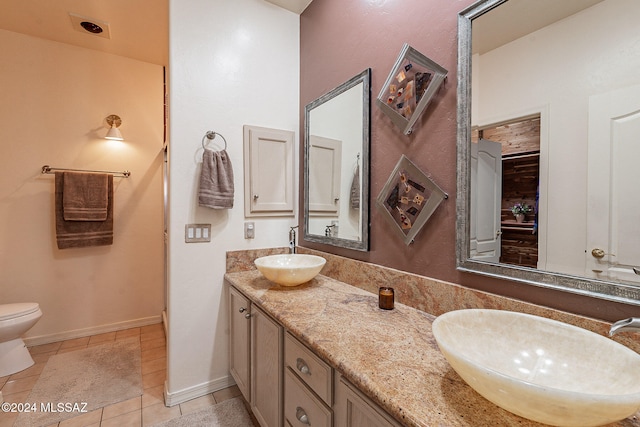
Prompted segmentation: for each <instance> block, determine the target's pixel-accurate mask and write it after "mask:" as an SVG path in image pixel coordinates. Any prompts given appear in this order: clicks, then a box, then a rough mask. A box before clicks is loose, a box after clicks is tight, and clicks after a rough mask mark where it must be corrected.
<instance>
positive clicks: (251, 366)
mask: <svg viewBox="0 0 640 427" xmlns="http://www.w3.org/2000/svg"><path fill="white" fill-rule="evenodd" d="M229 308H230V313H229V333H230V342H229V365H230V372H231V375H232V376H233V378H234V379H235V381H236V383H237V384H238V388H239V389H240V391H241V392H242V395H243V396H244V398H245V399H246V400H247V401H248V402H249V404H250V406H251V410H252V412H253V414H254V415H255V417H256V419H257V420H258V422H259V423H260V425H261V426H262V427H278V426H285V427H306V426H309V425H311V426H313V427H400V424H398V423H397V422H395V421H394V420H393V418H392V417H391V416H390V415H388V414H387V413H386V412H385V411H384V410H383V409H382V408H380V407H379V406H378V405H377V404H375V403H374V402H373V401H372V400H371V399H369V398H368V397H367V396H365V395H364V394H363V393H362V392H361V391H359V390H358V389H357V388H356V387H355V386H353V385H352V384H351V383H349V381H347V380H346V379H345V378H344V377H343V376H342V375H341V374H340V372H337V371H335V370H334V369H333V368H332V367H331V366H330V365H329V364H328V363H327V362H325V361H324V360H322V359H321V358H320V357H318V356H317V355H316V354H315V353H314V352H313V351H311V350H310V349H309V348H308V347H306V346H305V345H304V344H302V343H301V342H300V341H298V339H296V338H295V337H294V336H293V335H292V334H291V333H290V332H288V331H285V330H284V328H283V327H282V325H280V324H279V323H278V322H276V321H275V320H274V319H272V318H271V317H270V316H269V315H268V314H267V313H265V312H264V311H263V310H262V309H261V308H259V307H258V306H257V305H256V304H253V303H252V302H251V300H250V299H249V298H247V297H246V296H245V295H244V294H243V293H242V292H240V291H239V290H237V289H236V288H235V287H234V286H229Z"/></svg>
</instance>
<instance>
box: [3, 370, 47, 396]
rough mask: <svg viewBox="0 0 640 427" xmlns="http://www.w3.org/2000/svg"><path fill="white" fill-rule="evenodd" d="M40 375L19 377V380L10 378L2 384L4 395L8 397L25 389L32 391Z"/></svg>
mask: <svg viewBox="0 0 640 427" xmlns="http://www.w3.org/2000/svg"><path fill="white" fill-rule="evenodd" d="M38 378H39V375H38V376H33V377H26V378H18V379H17V380H12V379H10V380H9V381H7V382H6V383H5V385H4V386H2V396H3V397H4V398H5V399H7V396H9V395H11V394H14V393H20V392H23V391H30V390H31V389H32V388H33V385H34V384H35V383H36V381H38Z"/></svg>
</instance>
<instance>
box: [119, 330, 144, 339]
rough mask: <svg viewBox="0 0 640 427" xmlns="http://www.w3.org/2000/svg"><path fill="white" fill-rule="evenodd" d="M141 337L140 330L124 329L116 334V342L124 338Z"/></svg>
mask: <svg viewBox="0 0 640 427" xmlns="http://www.w3.org/2000/svg"><path fill="white" fill-rule="evenodd" d="M139 336H140V328H130V329H123V330H121V331H117V332H116V340H120V339H123V338H131V337H139Z"/></svg>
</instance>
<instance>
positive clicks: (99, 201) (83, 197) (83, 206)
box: [62, 172, 109, 221]
mask: <svg viewBox="0 0 640 427" xmlns="http://www.w3.org/2000/svg"><path fill="white" fill-rule="evenodd" d="M63 173H64V188H63V192H62V208H63V212H64V219H65V221H104V220H106V219H107V205H108V200H107V199H108V195H107V193H108V190H109V189H108V183H107V179H108V176H109V175H107V174H104V173H79V172H63Z"/></svg>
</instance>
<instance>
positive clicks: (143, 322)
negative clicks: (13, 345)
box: [23, 315, 162, 347]
mask: <svg viewBox="0 0 640 427" xmlns="http://www.w3.org/2000/svg"><path fill="white" fill-rule="evenodd" d="M160 322H162V316H161V315H157V316H149V317H142V318H140V319H132V320H127V321H124V322H116V323H108V324H105V325H99V326H92V327H90V328H84V329H74V330H72V331H65V332H58V333H55V334H49V335H39V336H36V337H26V338H23V340H24V343H25V344H26V345H27V347H33V346H34V345H42V344H49V343H52V342H58V341H65V340H71V339H74V338H82V337H87V336H91V335H98V334H104V333H106V332H115V331H121V330H123V329H130V328H137V327H140V326H148V325H154V324H156V323H160Z"/></svg>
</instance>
